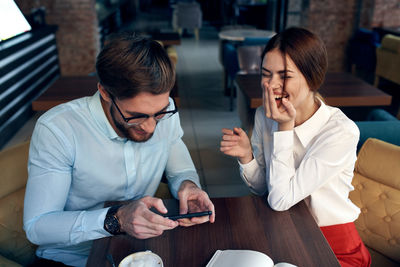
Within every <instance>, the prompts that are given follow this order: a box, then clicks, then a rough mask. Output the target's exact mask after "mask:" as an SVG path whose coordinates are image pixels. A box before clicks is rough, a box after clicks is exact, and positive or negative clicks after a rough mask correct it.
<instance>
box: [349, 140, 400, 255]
mask: <svg viewBox="0 0 400 267" xmlns="http://www.w3.org/2000/svg"><path fill="white" fill-rule="evenodd" d="M399 162H400V147H399V146H396V145H392V144H389V143H386V142H383V141H381V140H377V139H373V138H370V139H368V140H367V141H366V142H365V143H364V145H363V147H362V148H361V150H360V152H359V154H358V159H357V162H356V167H355V171H354V178H353V182H352V184H353V186H354V191H352V192H350V199H351V200H352V201H353V202H354V203H355V204H356V205H357V206H358V207H359V208H360V210H361V214H360V216H359V217H358V219H357V220H356V221H355V225H356V227H357V230H358V231H359V233H360V236H361V239H362V240H363V241H364V243H365V244H366V245H367V246H368V247H370V248H372V249H374V250H376V251H378V252H380V253H381V254H383V255H385V256H387V257H389V258H391V259H392V260H394V261H397V262H400V164H399Z"/></svg>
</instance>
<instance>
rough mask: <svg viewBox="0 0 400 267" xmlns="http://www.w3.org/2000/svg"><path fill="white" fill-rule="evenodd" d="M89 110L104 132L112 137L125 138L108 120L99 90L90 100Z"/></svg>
mask: <svg viewBox="0 0 400 267" xmlns="http://www.w3.org/2000/svg"><path fill="white" fill-rule="evenodd" d="M89 110H90V113H91V114H92V116H93V118H94V120H95V121H96V123H97V125H98V126H99V127H100V129H101V130H102V132H103V133H104V134H106V135H107V136H108V137H109V138H110V139H121V140H123V139H125V138H121V137H119V136H118V134H117V133H116V132H115V130H114V128H113V127H112V126H111V124H110V122H109V121H108V119H107V116H106V114H105V113H104V110H103V106H102V105H101V100H100V93H99V91H97V92H96V93H95V94H94V95H93V96H92V97H91V99H90V100H89Z"/></svg>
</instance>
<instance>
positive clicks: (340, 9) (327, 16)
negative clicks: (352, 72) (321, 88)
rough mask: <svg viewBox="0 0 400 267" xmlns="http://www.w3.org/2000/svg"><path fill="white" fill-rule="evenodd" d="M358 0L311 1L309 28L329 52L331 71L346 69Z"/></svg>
mask: <svg viewBox="0 0 400 267" xmlns="http://www.w3.org/2000/svg"><path fill="white" fill-rule="evenodd" d="M355 8H356V0H346V1H340V4H338V1H337V0H325V1H320V0H311V1H310V4H309V11H308V22H307V25H306V26H307V28H309V29H310V30H312V31H314V32H315V33H316V34H318V35H319V36H320V37H321V39H322V40H323V41H324V42H325V45H326V48H327V50H328V58H329V71H344V70H345V69H346V47H347V43H348V41H349V38H350V36H351V35H352V34H353V26H354V13H355Z"/></svg>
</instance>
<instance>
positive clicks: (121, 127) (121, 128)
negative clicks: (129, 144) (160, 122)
mask: <svg viewBox="0 0 400 267" xmlns="http://www.w3.org/2000/svg"><path fill="white" fill-rule="evenodd" d="M110 114H111V118H112V120H113V122H114V125H115V127H117V128H118V130H119V131H120V132H121V133H122V135H123V136H124V137H126V138H127V139H129V140H131V141H134V142H137V143H142V142H146V141H147V140H149V139H150V138H151V137H152V136H153V134H154V132H153V133H150V134H148V135H146V136H143V137H142V138H136V137H135V136H133V135H132V134H131V133H130V132H129V129H130V128H135V127H139V126H131V127H126V126H125V125H124V124H122V123H120V122H119V121H117V119H116V118H115V115H114V112H113V110H112V107H110Z"/></svg>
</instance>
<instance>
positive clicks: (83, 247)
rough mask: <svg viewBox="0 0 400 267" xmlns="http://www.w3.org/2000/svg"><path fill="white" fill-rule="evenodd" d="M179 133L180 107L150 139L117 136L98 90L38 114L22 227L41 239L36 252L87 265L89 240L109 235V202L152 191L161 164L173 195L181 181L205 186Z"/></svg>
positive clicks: (160, 175)
mask: <svg viewBox="0 0 400 267" xmlns="http://www.w3.org/2000/svg"><path fill="white" fill-rule="evenodd" d="M170 103H171V105H170V106H171V109H173V101H172V99H170ZM182 135H183V131H182V128H181V126H180V121H179V115H178V113H177V114H175V115H173V116H172V117H171V118H169V119H166V120H163V121H160V122H159V123H158V124H157V127H156V129H155V132H154V135H153V137H152V138H150V139H149V140H148V141H147V142H143V143H136V142H133V141H130V140H127V139H126V138H121V137H119V136H118V135H117V133H116V132H115V131H114V129H113V128H112V126H111V124H110V123H109V121H108V120H107V117H106V115H105V113H104V111H103V108H102V106H101V102H100V94H99V93H98V92H97V93H96V94H95V95H93V96H92V97H85V98H81V99H77V100H74V101H71V102H69V103H66V104H62V105H59V106H57V107H55V108H53V109H51V110H49V111H48V112H46V113H45V114H44V115H43V116H41V117H40V118H39V120H38V122H37V123H36V126H35V129H34V132H33V135H32V139H31V146H30V151H29V162H28V172H29V178H28V182H27V187H26V194H25V204H24V205H25V209H24V229H25V231H26V234H27V237H28V239H29V240H30V241H31V242H33V243H35V244H38V245H39V248H38V249H37V252H36V253H37V255H38V256H39V257H43V258H47V259H52V260H55V261H61V262H64V263H65V264H68V265H72V266H83V265H85V264H86V260H87V256H88V254H89V252H90V247H91V240H94V239H98V238H102V237H105V236H109V235H110V234H109V233H108V232H107V231H105V230H104V229H103V224H104V218H105V215H106V213H107V210H108V208H103V205H104V202H105V201H106V200H129V199H139V198H141V197H143V196H146V195H150V196H152V195H154V193H155V192H156V190H157V188H158V185H159V183H160V180H161V177H162V174H163V172H164V170H165V172H166V175H167V178H168V183H169V187H170V190H171V192H172V194H173V195H174V197H176V198H177V191H178V189H179V186H180V184H181V183H182V182H183V181H184V180H191V181H193V182H194V183H196V184H197V185H198V186H199V187H200V183H199V177H198V175H197V173H196V169H195V167H194V165H193V162H192V160H191V157H190V154H189V152H188V150H187V148H186V146H185V144H184V143H183V142H182V139H181V137H182Z"/></svg>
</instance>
